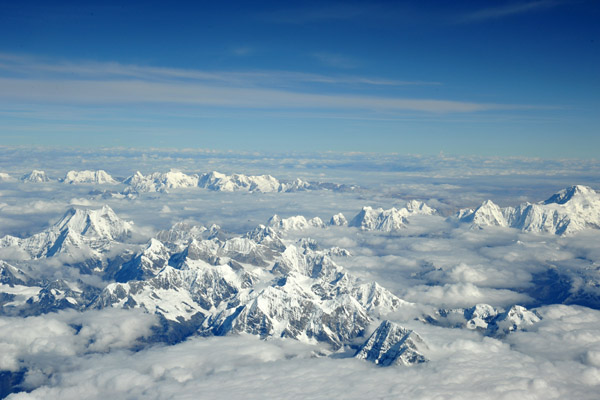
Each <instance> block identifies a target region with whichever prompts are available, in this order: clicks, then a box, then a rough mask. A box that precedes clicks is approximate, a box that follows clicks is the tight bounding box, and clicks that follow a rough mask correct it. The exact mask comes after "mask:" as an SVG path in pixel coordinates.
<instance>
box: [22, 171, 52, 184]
mask: <svg viewBox="0 0 600 400" xmlns="http://www.w3.org/2000/svg"><path fill="white" fill-rule="evenodd" d="M21 181H23V182H35V183H39V182H50V178H49V177H48V175H46V172H44V171H40V170H37V169H34V170H33V171H31V172H29V173H27V174H25V175H23V176H22V177H21Z"/></svg>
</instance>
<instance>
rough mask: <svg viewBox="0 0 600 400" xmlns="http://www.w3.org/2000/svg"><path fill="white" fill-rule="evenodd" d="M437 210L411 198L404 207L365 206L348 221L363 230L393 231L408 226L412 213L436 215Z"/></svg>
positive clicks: (349, 224)
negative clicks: (385, 208)
mask: <svg viewBox="0 0 600 400" xmlns="http://www.w3.org/2000/svg"><path fill="white" fill-rule="evenodd" d="M435 213H436V211H435V210H434V209H433V208H431V207H429V206H428V205H427V204H425V203H423V202H421V201H417V200H411V201H409V202H408V203H406V205H405V206H404V207H403V208H400V209H396V208H390V209H388V210H384V209H382V208H377V209H374V208H372V207H368V206H367V207H363V209H362V210H361V211H360V212H359V213H358V214H357V215H356V216H355V217H354V218H352V220H351V221H350V222H349V223H348V226H354V227H357V228H360V229H362V230H369V231H372V230H376V231H383V232H393V231H397V230H399V229H402V228H404V227H406V224H407V223H408V217H410V216H411V215H416V214H421V215H434V214H435Z"/></svg>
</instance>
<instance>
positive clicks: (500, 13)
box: [457, 0, 560, 23]
mask: <svg viewBox="0 0 600 400" xmlns="http://www.w3.org/2000/svg"><path fill="white" fill-rule="evenodd" d="M558 5H560V2H559V1H555V0H539V1H530V2H527V3H513V4H508V5H505V6H500V7H490V8H484V9H481V10H478V11H475V12H471V13H468V14H465V15H463V16H462V17H460V18H459V19H458V21H457V22H459V23H476V22H483V21H487V20H490V19H499V18H505V17H511V16H514V15H519V14H524V13H529V12H533V11H537V10H543V9H548V8H553V7H556V6H558Z"/></svg>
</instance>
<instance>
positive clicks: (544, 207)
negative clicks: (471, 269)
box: [457, 185, 600, 235]
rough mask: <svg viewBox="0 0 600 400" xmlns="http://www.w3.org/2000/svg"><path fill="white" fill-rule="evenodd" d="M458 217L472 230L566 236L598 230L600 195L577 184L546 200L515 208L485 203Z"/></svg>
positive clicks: (490, 202) (599, 225) (489, 202)
mask: <svg viewBox="0 0 600 400" xmlns="http://www.w3.org/2000/svg"><path fill="white" fill-rule="evenodd" d="M457 218H458V219H459V220H460V221H462V222H466V223H470V224H471V226H473V227H484V226H500V227H510V228H516V229H520V230H523V231H526V232H547V233H553V234H557V235H567V234H572V233H574V232H578V231H581V230H583V229H599V228H600V194H598V193H597V192H596V191H595V190H593V189H592V188H590V187H587V186H582V185H576V186H572V187H569V188H566V189H563V190H561V191H560V192H558V193H556V194H554V195H553V196H552V197H550V198H549V199H548V200H546V201H543V202H539V203H523V204H520V205H519V206H517V207H505V208H501V207H499V206H497V205H496V204H494V203H493V202H492V201H491V200H486V201H485V202H483V203H482V204H481V206H479V207H477V208H476V209H475V210H469V209H465V210H461V211H460V212H459V213H458V214H457Z"/></svg>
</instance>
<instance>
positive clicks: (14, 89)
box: [0, 0, 600, 158]
mask: <svg viewBox="0 0 600 400" xmlns="http://www.w3.org/2000/svg"><path fill="white" fill-rule="evenodd" d="M81 3H82V2H52V5H50V4H49V3H48V2H32V1H21V2H12V3H9V2H2V4H0V140H1V144H4V145H31V144H37V145H56V146H64V145H69V146H85V147H89V146H109V147H112V146H127V147H176V148H188V147H192V148H210V149H216V150H235V151H239V150H246V151H269V152H273V151H274V152H282V151H300V152H306V151H328V150H333V151H369V152H397V153H403V154H404V153H411V154H437V153H439V152H444V153H447V154H465V155H468V154H476V155H486V156H488V155H500V156H506V155H511V156H527V157H545V158H560V157H572V158H597V157H598V149H599V148H600V132H599V130H600V129H599V127H600V116H599V115H600V73H599V71H600V35H599V32H600V24H598V21H599V20H600V4H599V3H598V2H597V1H560V0H533V1H488V2H482V1H465V2H442V1H440V2H436V1H414V2H410V1H409V2H373V3H370V2H369V3H366V2H323V1H321V2H302V3H296V4H292V3H284V2H252V3H250V2H195V3H194V2H171V3H166V2H127V4H125V5H122V4H120V2H111V1H105V2H98V3H97V4H93V3H91V2H88V3H87V4H81Z"/></svg>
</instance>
